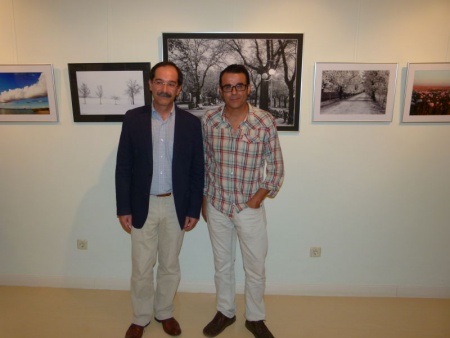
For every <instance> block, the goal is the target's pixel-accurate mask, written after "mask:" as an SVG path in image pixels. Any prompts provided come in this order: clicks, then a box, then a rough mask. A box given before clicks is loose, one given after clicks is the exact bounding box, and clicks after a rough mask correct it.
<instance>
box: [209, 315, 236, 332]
mask: <svg viewBox="0 0 450 338" xmlns="http://www.w3.org/2000/svg"><path fill="white" fill-rule="evenodd" d="M235 321H236V316H234V317H233V318H228V317H227V316H225V315H224V314H222V312H220V311H217V313H216V315H215V316H214V318H213V320H211V321H210V322H209V324H208V325H206V326H205V328H204V329H203V334H204V335H205V336H206V337H215V336H217V335H219V334H220V333H221V332H222V331H223V330H225V329H226V328H227V327H228V326H230V325H231V324H233V323H234V322H235Z"/></svg>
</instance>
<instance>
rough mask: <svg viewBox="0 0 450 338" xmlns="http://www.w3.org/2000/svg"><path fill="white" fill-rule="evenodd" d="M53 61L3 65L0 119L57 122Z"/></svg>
mask: <svg viewBox="0 0 450 338" xmlns="http://www.w3.org/2000/svg"><path fill="white" fill-rule="evenodd" d="M56 121H58V112H57V108H56V94H55V81H54V75H53V65H51V64H23V65H20V64H19V65H0V122H56Z"/></svg>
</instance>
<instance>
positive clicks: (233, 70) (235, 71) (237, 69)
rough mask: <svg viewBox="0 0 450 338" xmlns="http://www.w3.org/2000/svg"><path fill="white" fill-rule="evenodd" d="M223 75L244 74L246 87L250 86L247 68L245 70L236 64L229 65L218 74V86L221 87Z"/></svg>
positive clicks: (242, 66)
mask: <svg viewBox="0 0 450 338" xmlns="http://www.w3.org/2000/svg"><path fill="white" fill-rule="evenodd" d="M225 73H233V74H244V75H245V78H246V80H247V83H246V84H247V85H248V84H250V75H249V73H248V70H247V68H245V66H244V65H238V64H235V63H234V64H232V65H229V66H228V67H227V68H225V69H224V70H222V71H221V72H220V78H219V86H222V77H223V74H225Z"/></svg>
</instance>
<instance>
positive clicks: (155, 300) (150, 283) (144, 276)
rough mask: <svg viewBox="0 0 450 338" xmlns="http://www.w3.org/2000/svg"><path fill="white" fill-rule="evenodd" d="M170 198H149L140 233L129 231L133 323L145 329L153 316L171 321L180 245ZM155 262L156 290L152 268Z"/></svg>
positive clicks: (181, 236)
mask: <svg viewBox="0 0 450 338" xmlns="http://www.w3.org/2000/svg"><path fill="white" fill-rule="evenodd" d="M183 238H184V231H183V230H181V228H180V225H179V223H178V219H177V214H176V211H175V203H174V200H173V195H171V196H168V197H156V196H150V206H149V212H148V217H147V220H146V222H145V224H144V226H143V227H142V229H135V228H132V230H131V246H132V254H131V255H132V274H131V302H132V306H133V323H134V324H137V325H141V326H144V325H147V324H148V323H149V322H150V320H151V319H152V317H153V316H155V317H156V318H158V319H160V320H163V319H168V318H170V317H172V312H173V309H174V305H173V300H174V297H175V294H176V292H177V289H178V285H179V283H180V279H181V273H180V264H179V260H178V256H179V254H180V250H181V245H182V244H183ZM157 260H158V269H157V274H156V289H155V287H154V277H153V268H154V266H155V264H156V261H157Z"/></svg>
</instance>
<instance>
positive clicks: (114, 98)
mask: <svg viewBox="0 0 450 338" xmlns="http://www.w3.org/2000/svg"><path fill="white" fill-rule="evenodd" d="M111 99H113V100H114V104H117V101H119V100H120V97H118V96H117V95H111Z"/></svg>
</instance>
